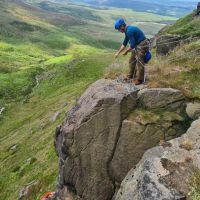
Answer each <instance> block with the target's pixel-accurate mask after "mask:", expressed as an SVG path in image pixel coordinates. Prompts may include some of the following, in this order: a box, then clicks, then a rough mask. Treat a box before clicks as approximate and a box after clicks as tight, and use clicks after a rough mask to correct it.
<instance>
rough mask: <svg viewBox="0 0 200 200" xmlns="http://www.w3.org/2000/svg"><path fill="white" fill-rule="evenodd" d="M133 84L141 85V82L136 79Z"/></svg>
mask: <svg viewBox="0 0 200 200" xmlns="http://www.w3.org/2000/svg"><path fill="white" fill-rule="evenodd" d="M133 83H134V84H135V85H140V84H142V83H143V81H142V80H138V79H136V80H133Z"/></svg>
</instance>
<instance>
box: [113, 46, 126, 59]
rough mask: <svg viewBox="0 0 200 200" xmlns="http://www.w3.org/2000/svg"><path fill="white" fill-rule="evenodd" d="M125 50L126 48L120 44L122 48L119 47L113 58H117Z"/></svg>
mask: <svg viewBox="0 0 200 200" xmlns="http://www.w3.org/2000/svg"><path fill="white" fill-rule="evenodd" d="M125 48H126V46H124V45H123V44H122V46H121V47H120V49H119V51H118V52H117V53H116V54H115V58H117V57H118V56H119V54H120V53H121V52H122V51H124V49H125Z"/></svg>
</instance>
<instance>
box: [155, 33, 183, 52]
mask: <svg viewBox="0 0 200 200" xmlns="http://www.w3.org/2000/svg"><path fill="white" fill-rule="evenodd" d="M163 31H164V30H163ZM182 39H183V38H182V37H180V36H177V35H161V36H159V37H158V38H157V40H156V47H157V48H156V52H157V54H159V55H166V54H168V53H169V52H170V51H172V50H173V49H175V48H176V47H177V46H178V45H180V43H181V41H182Z"/></svg>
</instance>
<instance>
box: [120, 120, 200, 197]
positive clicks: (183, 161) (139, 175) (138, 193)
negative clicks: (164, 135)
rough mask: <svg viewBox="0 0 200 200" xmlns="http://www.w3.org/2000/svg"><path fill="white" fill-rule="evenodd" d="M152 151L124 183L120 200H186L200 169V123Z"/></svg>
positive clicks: (196, 122) (193, 124) (148, 152)
mask: <svg viewBox="0 0 200 200" xmlns="http://www.w3.org/2000/svg"><path fill="white" fill-rule="evenodd" d="M168 143H169V145H168V146H167V147H163V146H158V147H154V148H152V149H150V150H148V151H147V152H146V153H145V154H144V156H143V158H142V160H141V161H140V162H139V163H138V165H137V167H136V169H134V168H133V169H132V170H131V171H130V172H129V173H128V175H127V176H126V178H125V179H124V180H123V182H122V184H121V187H120V190H119V191H118V194H117V197H116V200H133V199H134V200H155V199H156V200H163V199H166V200H185V199H187V195H188V192H189V182H190V180H191V176H192V174H193V172H194V170H196V169H200V157H199V155H200V119H198V120H196V121H195V122H193V123H192V126H191V127H190V128H189V130H188V131H187V133H186V134H184V135H183V136H182V137H180V138H177V139H173V140H171V141H169V142H168Z"/></svg>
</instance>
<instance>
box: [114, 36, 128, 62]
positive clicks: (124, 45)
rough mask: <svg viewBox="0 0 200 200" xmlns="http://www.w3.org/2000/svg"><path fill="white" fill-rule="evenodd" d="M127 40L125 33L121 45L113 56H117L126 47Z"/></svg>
mask: <svg viewBox="0 0 200 200" xmlns="http://www.w3.org/2000/svg"><path fill="white" fill-rule="evenodd" d="M128 42H129V37H128V36H127V35H125V38H124V41H123V44H122V46H121V47H120V49H119V51H118V52H117V53H116V54H115V58H117V57H118V56H119V54H120V53H121V52H122V51H124V49H125V48H126V46H127V44H128Z"/></svg>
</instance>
